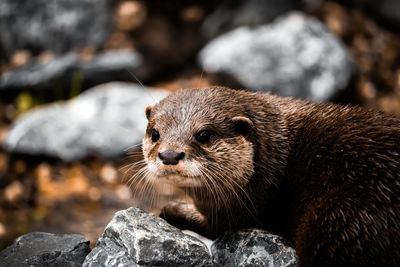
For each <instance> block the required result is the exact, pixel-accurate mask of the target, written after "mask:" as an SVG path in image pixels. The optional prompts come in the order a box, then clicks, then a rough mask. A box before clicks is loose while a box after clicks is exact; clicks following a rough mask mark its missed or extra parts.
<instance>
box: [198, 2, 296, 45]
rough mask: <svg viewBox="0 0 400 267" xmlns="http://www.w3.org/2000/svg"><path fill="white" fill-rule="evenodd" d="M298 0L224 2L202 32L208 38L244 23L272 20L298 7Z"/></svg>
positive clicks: (205, 24)
mask: <svg viewBox="0 0 400 267" xmlns="http://www.w3.org/2000/svg"><path fill="white" fill-rule="evenodd" d="M298 7H299V1H296V0H249V1H234V2H233V3H232V2H229V1H228V2H223V3H222V4H220V6H219V7H218V8H217V9H216V10H215V11H214V12H213V13H212V14H210V15H209V16H208V17H207V18H206V20H205V21H204V24H203V27H202V32H203V34H204V35H205V36H206V37H207V38H208V39H210V38H212V37H215V36H218V35H220V34H221V33H224V32H226V31H228V30H232V29H234V28H237V27H239V26H244V25H253V26H254V25H259V24H263V23H266V22H270V21H271V20H273V19H275V18H276V17H278V16H279V15H281V14H283V13H285V12H287V11H290V10H293V9H297V8H298Z"/></svg>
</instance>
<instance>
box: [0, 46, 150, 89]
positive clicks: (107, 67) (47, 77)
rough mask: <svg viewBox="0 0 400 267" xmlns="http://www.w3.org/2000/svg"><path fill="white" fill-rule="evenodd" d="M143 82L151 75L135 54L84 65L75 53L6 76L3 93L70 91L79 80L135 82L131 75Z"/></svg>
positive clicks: (0, 85)
mask: <svg viewBox="0 0 400 267" xmlns="http://www.w3.org/2000/svg"><path fill="white" fill-rule="evenodd" d="M130 72H132V73H134V74H135V76H137V77H138V79H140V80H142V79H144V78H145V77H146V75H148V74H149V68H147V67H145V66H144V65H143V58H142V56H141V55H140V54H138V53H136V52H129V51H112V52H107V53H102V54H98V55H96V56H95V57H94V58H93V59H91V60H89V61H81V60H80V59H79V55H78V54H76V53H69V54H66V55H63V56H57V57H55V58H53V59H52V60H51V61H49V62H48V63H45V64H43V63H40V62H39V60H38V59H34V60H32V61H31V62H29V63H28V64H27V65H25V66H22V67H20V68H17V69H15V70H12V71H9V72H6V73H3V74H2V75H1V76H0V90H3V91H5V90H16V89H17V90H18V89H19V90H21V89H51V90H55V89H56V88H64V89H66V90H69V89H70V88H71V84H72V83H73V79H76V77H78V76H79V77H80V78H79V79H80V83H81V84H80V85H82V84H84V83H86V84H94V85H97V84H100V83H104V82H110V81H115V80H128V81H130V80H134V79H135V78H134V77H133V76H132V74H131V73H130Z"/></svg>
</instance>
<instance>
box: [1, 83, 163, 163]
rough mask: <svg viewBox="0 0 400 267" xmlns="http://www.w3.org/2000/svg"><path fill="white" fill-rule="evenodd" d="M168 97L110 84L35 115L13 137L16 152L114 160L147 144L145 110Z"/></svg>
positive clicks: (9, 143)
mask: <svg viewBox="0 0 400 267" xmlns="http://www.w3.org/2000/svg"><path fill="white" fill-rule="evenodd" d="M166 95H167V92H166V91H162V90H156V89H153V88H142V87H141V86H139V85H138V84H133V83H120V82H114V83H108V84H104V85H99V86H97V87H94V88H92V89H90V90H88V91H85V92H84V93H82V94H81V95H80V96H79V97H77V98H75V99H72V100H71V101H68V102H66V103H55V104H50V105H47V106H43V107H39V108H37V109H35V110H32V111H30V112H28V113H27V114H25V115H24V116H22V117H21V118H20V119H18V120H17V121H16V122H15V124H14V125H13V127H12V129H11V130H10V131H9V133H8V135H7V137H6V141H5V147H6V148H7V149H8V150H9V151H11V152H20V153H27V154H43V155H49V156H56V157H59V158H61V159H63V160H65V161H72V160H78V159H82V158H84V157H86V156H88V155H97V156H99V157H103V158H112V157H116V156H119V155H123V154H124V153H125V152H126V150H127V149H128V148H131V147H133V146H134V145H137V144H139V143H140V142H141V139H142V138H143V135H144V131H145V128H146V125H147V120H146V117H145V115H144V110H145V107H146V106H147V105H149V104H155V103H156V102H158V101H159V100H160V99H161V98H163V97H165V96H166Z"/></svg>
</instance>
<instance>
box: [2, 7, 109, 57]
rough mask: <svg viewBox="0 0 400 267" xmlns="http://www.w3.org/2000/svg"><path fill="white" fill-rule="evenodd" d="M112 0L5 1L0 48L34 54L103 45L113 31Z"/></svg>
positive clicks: (6, 51) (8, 53)
mask: <svg viewBox="0 0 400 267" xmlns="http://www.w3.org/2000/svg"><path fill="white" fill-rule="evenodd" d="M110 10H111V1H109V0H69V1H63V0H53V1H47V0H35V1H22V0H2V1H0V47H1V48H2V49H3V53H5V54H6V55H11V54H12V53H13V52H15V51H16V50H18V49H28V50H31V51H33V52H35V53H37V52H40V51H43V50H53V51H56V52H64V51H68V50H72V49H76V48H82V47H85V46H91V47H101V46H102V45H103V44H104V42H105V41H106V40H107V38H108V36H109V35H110V33H111V31H112V27H113V26H112V15H111V12H110Z"/></svg>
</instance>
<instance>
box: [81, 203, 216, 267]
mask: <svg viewBox="0 0 400 267" xmlns="http://www.w3.org/2000/svg"><path fill="white" fill-rule="evenodd" d="M110 265H112V266H139V265H140V266H142V265H144V266H210V265H211V256H210V254H209V253H208V250H207V247H206V245H204V244H203V243H202V242H200V241H199V240H198V239H196V238H194V237H192V236H189V235H186V234H183V233H182V232H181V231H180V230H179V229H177V228H175V227H173V226H171V225H169V224H168V223H166V222H165V221H164V220H162V219H161V218H159V217H157V216H155V215H153V214H151V213H147V212H144V211H142V210H141V209H138V208H135V207H132V208H129V209H127V210H123V211H119V212H117V213H116V214H115V216H114V218H113V220H112V221H111V222H110V223H109V224H108V225H107V227H106V229H105V231H104V233H103V234H102V235H101V236H100V238H99V240H98V241H97V244H96V247H95V248H94V249H93V250H92V252H91V253H90V254H89V255H88V256H87V257H86V259H85V262H84V263H83V265H82V266H85V267H88V266H96V267H97V266H110Z"/></svg>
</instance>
